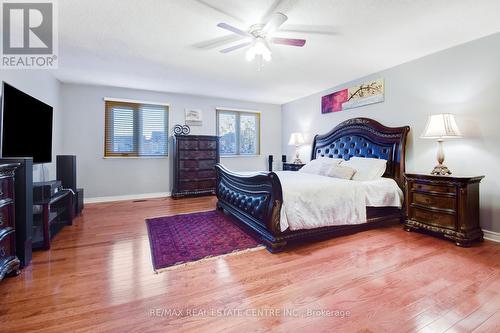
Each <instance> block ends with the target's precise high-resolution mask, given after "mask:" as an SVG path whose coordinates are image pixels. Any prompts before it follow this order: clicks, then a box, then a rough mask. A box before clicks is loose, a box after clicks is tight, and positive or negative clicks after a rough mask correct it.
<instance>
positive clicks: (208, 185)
mask: <svg viewBox="0 0 500 333" xmlns="http://www.w3.org/2000/svg"><path fill="white" fill-rule="evenodd" d="M172 141H173V145H172V146H173V147H172V148H173V149H172V158H173V177H172V178H173V179H172V197H173V198H180V197H184V196H195V195H208V194H214V193H215V184H216V181H217V175H216V172H215V164H217V163H219V138H218V137H216V136H209V135H174V137H173V139H172Z"/></svg>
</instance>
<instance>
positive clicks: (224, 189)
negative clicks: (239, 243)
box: [215, 164, 286, 252]
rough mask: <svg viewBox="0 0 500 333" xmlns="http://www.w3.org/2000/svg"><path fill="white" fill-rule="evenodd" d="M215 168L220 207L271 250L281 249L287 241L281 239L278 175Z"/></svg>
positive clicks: (281, 201) (281, 197) (280, 199)
mask: <svg viewBox="0 0 500 333" xmlns="http://www.w3.org/2000/svg"><path fill="white" fill-rule="evenodd" d="M215 169H216V171H217V187H216V191H215V192H216V195H217V198H218V199H219V200H218V202H217V208H218V209H224V210H225V211H226V212H228V213H230V214H231V215H233V216H235V217H236V218H237V219H238V220H239V221H240V222H242V223H243V224H244V226H245V227H246V228H249V229H250V230H251V231H253V232H254V234H255V235H257V236H258V237H259V238H260V240H261V241H262V242H263V243H264V245H266V246H267V248H268V249H269V250H270V251H271V252H273V251H278V250H280V249H281V248H282V247H283V246H284V245H285V244H286V242H284V241H282V240H281V239H280V238H281V237H280V233H281V232H280V210H281V205H282V203H283V193H282V189H281V183H280V181H279V178H278V176H277V175H276V174H275V173H274V172H259V173H254V174H249V175H245V174H236V173H233V172H231V171H229V170H228V169H226V168H225V167H223V166H222V165H221V164H217V165H216V166H215Z"/></svg>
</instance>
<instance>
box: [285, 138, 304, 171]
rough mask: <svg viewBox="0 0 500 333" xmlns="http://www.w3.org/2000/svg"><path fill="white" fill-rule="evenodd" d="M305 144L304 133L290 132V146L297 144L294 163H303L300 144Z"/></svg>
mask: <svg viewBox="0 0 500 333" xmlns="http://www.w3.org/2000/svg"><path fill="white" fill-rule="evenodd" d="M302 144H304V136H303V135H302V133H298V132H297V133H292V134H290V140H289V141H288V145H289V146H295V160H294V161H293V163H294V164H302V161H301V160H300V158H299V146H300V145H302Z"/></svg>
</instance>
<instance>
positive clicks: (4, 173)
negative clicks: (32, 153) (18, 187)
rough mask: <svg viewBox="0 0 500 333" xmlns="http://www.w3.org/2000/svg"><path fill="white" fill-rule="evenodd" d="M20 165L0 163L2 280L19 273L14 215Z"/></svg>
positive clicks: (0, 253) (0, 262)
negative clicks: (15, 180) (16, 174)
mask: <svg viewBox="0 0 500 333" xmlns="http://www.w3.org/2000/svg"><path fill="white" fill-rule="evenodd" d="M18 166H19V164H17V163H10V164H1V165H0V280H3V278H4V277H5V276H7V275H17V274H19V267H20V261H19V259H18V258H17V256H16V225H15V221H16V219H15V216H14V214H15V211H14V173H15V171H16V168H17V167H18Z"/></svg>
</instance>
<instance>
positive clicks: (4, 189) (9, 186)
mask: <svg viewBox="0 0 500 333" xmlns="http://www.w3.org/2000/svg"><path fill="white" fill-rule="evenodd" d="M13 192H14V191H13V182H12V179H11V178H3V179H0V200H2V199H12V197H13V196H14V195H13V194H14V193H13Z"/></svg>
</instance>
